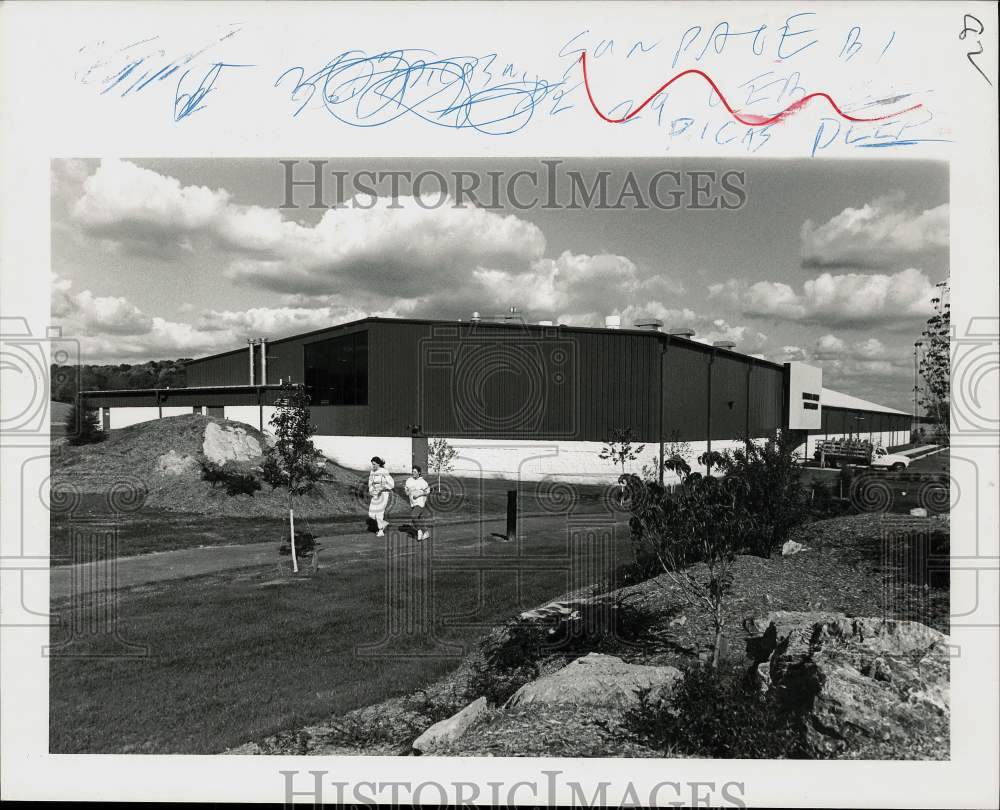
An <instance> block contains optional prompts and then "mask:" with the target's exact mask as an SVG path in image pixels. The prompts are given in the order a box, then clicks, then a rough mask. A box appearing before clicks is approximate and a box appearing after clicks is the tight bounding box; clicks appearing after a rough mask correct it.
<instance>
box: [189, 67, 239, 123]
mask: <svg viewBox="0 0 1000 810" xmlns="http://www.w3.org/2000/svg"><path fill="white" fill-rule="evenodd" d="M241 67H253V65H235V64H229V63H227V62H216V63H215V64H214V65H212V67H211V68H209V71H208V73H206V74H205V75H204V76H203V77H202V80H201V81H200V82H199V83H198V87H197V88H196V89H195V90H194V91H192V92H190V93H182V92H181V84H182V83H183V82H184V79H186V78H187V75H188V73H190V72H191V71H189V70H185V71H184V73H183V74H182V75H181V77H180V78H179V79H178V80H177V91H176V92H175V93H174V120H175V121H180V120H181V119H182V118H187V116H189V115H191V114H192V113H196V112H198V110H203V109H205V105H204V104H203V103H202V102H204V100H205V98H206V96H208V94H209V93H211V92H212V87H213V85H214V84H215V80H216V79H218V78H219V75H220V74H221V73H222V69H223V68H241Z"/></svg>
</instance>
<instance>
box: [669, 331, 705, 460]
mask: <svg viewBox="0 0 1000 810" xmlns="http://www.w3.org/2000/svg"><path fill="white" fill-rule="evenodd" d="M663 370H664V380H663V397H664V403H663V404H664V407H663V438H664V441H704V439H705V437H706V436H707V435H708V411H707V409H706V406H707V403H708V352H707V351H701V350H699V349H695V348H693V347H690V346H686V345H681V344H672V345H670V347H669V348H668V349H667V354H666V357H665V358H664V364H663Z"/></svg>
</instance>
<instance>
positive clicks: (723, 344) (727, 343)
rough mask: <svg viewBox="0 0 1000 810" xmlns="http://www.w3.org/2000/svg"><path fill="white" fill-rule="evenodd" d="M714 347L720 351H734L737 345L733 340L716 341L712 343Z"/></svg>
mask: <svg viewBox="0 0 1000 810" xmlns="http://www.w3.org/2000/svg"><path fill="white" fill-rule="evenodd" d="M712 345H713V346H715V347H716V348H719V349H734V348H736V344H735V343H733V341H731V340H716V341H715V342H713V343H712Z"/></svg>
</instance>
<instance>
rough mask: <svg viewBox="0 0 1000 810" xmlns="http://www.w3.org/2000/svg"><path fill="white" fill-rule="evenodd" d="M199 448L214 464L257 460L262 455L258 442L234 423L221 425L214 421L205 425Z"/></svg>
mask: <svg viewBox="0 0 1000 810" xmlns="http://www.w3.org/2000/svg"><path fill="white" fill-rule="evenodd" d="M201 449H202V452H203V453H204V454H205V458H207V459H208V460H209V461H214V462H215V463H216V464H225V463H226V462H229V461H257V460H259V459H260V457H261V455H262V452H261V447H260V442H259V441H257V439H255V438H254V437H253V436H250V435H249V434H248V433H247V432H246V430H245V429H243V428H241V427H237V426H235V425H226V426H224V427H223V426H220V425H219V424H218V423H216V422H209V423H208V424H207V425H205V439H204V441H203V442H202V448H201Z"/></svg>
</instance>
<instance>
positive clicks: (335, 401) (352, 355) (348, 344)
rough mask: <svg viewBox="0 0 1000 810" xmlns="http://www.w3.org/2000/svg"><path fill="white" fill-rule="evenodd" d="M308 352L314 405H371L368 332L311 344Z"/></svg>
mask: <svg viewBox="0 0 1000 810" xmlns="http://www.w3.org/2000/svg"><path fill="white" fill-rule="evenodd" d="M304 351H305V367H306V369H305V370H306V380H305V383H306V388H307V389H309V397H310V400H311V402H312V404H313V405H367V404H368V333H367V332H355V333H354V334H351V335H343V336H342V337H335V338H332V339H330V340H322V341H319V342H317V343H308V344H306V345H305V347H304Z"/></svg>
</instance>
